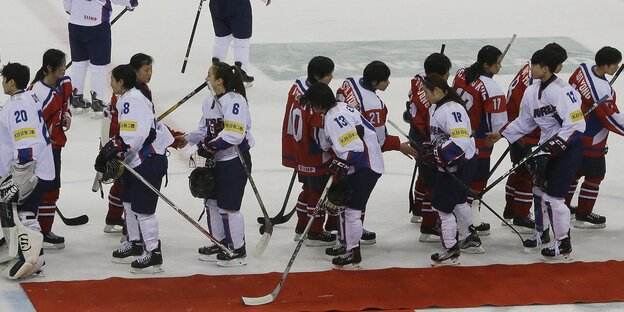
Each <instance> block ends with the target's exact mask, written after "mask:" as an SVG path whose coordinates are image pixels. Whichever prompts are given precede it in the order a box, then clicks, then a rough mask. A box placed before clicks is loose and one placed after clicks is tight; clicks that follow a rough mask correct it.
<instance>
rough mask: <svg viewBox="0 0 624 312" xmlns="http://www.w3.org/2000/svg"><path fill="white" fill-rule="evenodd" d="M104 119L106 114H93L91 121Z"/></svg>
mask: <svg viewBox="0 0 624 312" xmlns="http://www.w3.org/2000/svg"><path fill="white" fill-rule="evenodd" d="M102 118H104V112H92V113H91V119H102Z"/></svg>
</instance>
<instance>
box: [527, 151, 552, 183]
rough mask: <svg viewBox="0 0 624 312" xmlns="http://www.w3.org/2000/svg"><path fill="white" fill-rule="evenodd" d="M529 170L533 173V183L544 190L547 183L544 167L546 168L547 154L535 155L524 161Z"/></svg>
mask: <svg viewBox="0 0 624 312" xmlns="http://www.w3.org/2000/svg"><path fill="white" fill-rule="evenodd" d="M525 165H526V167H527V169H528V170H529V172H530V173H531V174H532V175H533V184H534V185H535V186H536V187H538V188H540V189H542V190H546V187H547V186H548V183H547V181H546V169H547V168H548V154H538V155H535V156H533V157H531V158H529V160H527V161H526V163H525Z"/></svg>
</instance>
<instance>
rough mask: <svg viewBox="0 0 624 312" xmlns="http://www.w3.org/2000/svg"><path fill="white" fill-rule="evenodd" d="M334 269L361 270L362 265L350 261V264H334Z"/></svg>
mask: <svg viewBox="0 0 624 312" xmlns="http://www.w3.org/2000/svg"><path fill="white" fill-rule="evenodd" d="M334 270H342V271H360V270H362V266H361V265H360V263H351V264H345V265H340V264H334Z"/></svg>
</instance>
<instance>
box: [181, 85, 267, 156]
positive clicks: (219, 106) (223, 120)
mask: <svg viewBox="0 0 624 312" xmlns="http://www.w3.org/2000/svg"><path fill="white" fill-rule="evenodd" d="M250 131H251V116H250V114H249V106H248V104H247V101H246V100H245V98H244V97H243V96H242V95H240V94H238V93H236V92H228V93H225V94H223V95H221V96H219V97H218V101H216V100H215V99H214V98H213V96H212V95H209V96H208V97H207V98H206V99H205V100H204V103H203V105H202V118H201V120H200V121H199V129H197V130H195V131H193V132H191V133H188V134H187V135H186V140H187V141H188V142H189V143H191V144H197V143H199V142H200V141H201V140H203V139H204V138H206V137H208V138H209V140H210V143H211V144H213V145H214V146H215V147H216V148H217V149H218V151H217V152H216V153H215V156H214V159H215V161H226V160H230V159H234V158H236V157H238V154H236V149H235V148H234V145H238V146H239V148H240V149H241V150H245V149H249V148H251V147H253V146H254V145H255V141H254V139H253V136H252V135H251V132H250Z"/></svg>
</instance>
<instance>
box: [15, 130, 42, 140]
mask: <svg viewBox="0 0 624 312" xmlns="http://www.w3.org/2000/svg"><path fill="white" fill-rule="evenodd" d="M13 137H14V138H15V141H19V140H21V139H26V138H36V137H37V134H36V133H35V128H22V129H18V130H15V131H13Z"/></svg>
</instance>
